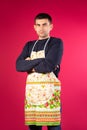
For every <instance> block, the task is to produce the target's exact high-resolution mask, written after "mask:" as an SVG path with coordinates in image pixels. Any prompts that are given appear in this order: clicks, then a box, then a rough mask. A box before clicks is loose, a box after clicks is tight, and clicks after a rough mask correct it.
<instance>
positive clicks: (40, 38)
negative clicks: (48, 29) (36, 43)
mask: <svg viewBox="0 0 87 130" xmlns="http://www.w3.org/2000/svg"><path fill="white" fill-rule="evenodd" d="M47 38H50V36H49V35H48V36H46V37H39V38H38V39H39V40H43V39H47Z"/></svg>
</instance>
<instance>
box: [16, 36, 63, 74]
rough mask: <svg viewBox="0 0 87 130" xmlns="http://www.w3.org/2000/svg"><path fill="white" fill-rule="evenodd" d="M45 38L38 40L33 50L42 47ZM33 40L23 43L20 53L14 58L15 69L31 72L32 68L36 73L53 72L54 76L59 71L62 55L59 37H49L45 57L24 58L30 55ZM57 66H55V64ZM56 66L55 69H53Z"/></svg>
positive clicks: (61, 44) (41, 48) (38, 49)
mask: <svg viewBox="0 0 87 130" xmlns="http://www.w3.org/2000/svg"><path fill="white" fill-rule="evenodd" d="M46 41H47V39H42V40H38V42H37V44H36V45H35V47H34V51H36V52H37V51H40V50H43V49H44V45H45V43H46ZM34 43H35V40H33V41H29V42H27V43H26V44H25V46H24V48H23V50H22V52H21V54H20V55H19V57H18V58H17V60H16V70H17V71H20V72H28V73H29V72H31V70H32V69H33V68H34V69H35V71H36V72H38V73H48V72H54V74H55V75H56V76H58V73H59V71H60V63H61V59H62V55H63V42H62V40H61V39H59V38H55V37H51V38H50V40H49V42H48V44H47V46H46V49H45V58H38V59H34V60H25V59H26V58H27V57H30V54H31V51H32V48H33V45H34ZM57 65H58V66H59V67H57V68H56V66H57ZM55 68H56V69H55Z"/></svg>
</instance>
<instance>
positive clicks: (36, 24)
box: [36, 23, 47, 26]
mask: <svg viewBox="0 0 87 130" xmlns="http://www.w3.org/2000/svg"><path fill="white" fill-rule="evenodd" d="M46 24H47V23H43V24H42V25H46ZM36 25H39V26H40V24H38V23H37V24H36Z"/></svg>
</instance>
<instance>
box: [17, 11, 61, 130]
mask: <svg viewBox="0 0 87 130" xmlns="http://www.w3.org/2000/svg"><path fill="white" fill-rule="evenodd" d="M34 21H35V24H34V29H35V31H36V33H37V35H38V39H37V40H33V41H29V42H27V43H26V45H25V46H24V48H23V51H22V53H21V54H20V56H19V57H18V58H17V61H16V69H17V71H21V72H27V73H28V76H27V80H26V91H25V124H26V125H28V126H29V129H30V130H41V129H42V126H47V128H48V130H61V127H60V124H61V112H60V109H61V102H60V101H61V100H60V91H61V86H60V85H61V83H60V80H59V79H58V73H59V71H60V63H61V58H62V54H63V43H62V40H61V39H60V38H55V37H51V36H50V31H51V30H52V29H53V24H52V18H51V16H50V15H49V14H46V13H40V14H38V15H37V16H36V17H35V20H34Z"/></svg>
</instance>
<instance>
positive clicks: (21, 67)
mask: <svg viewBox="0 0 87 130" xmlns="http://www.w3.org/2000/svg"><path fill="white" fill-rule="evenodd" d="M41 61H42V59H35V60H19V59H18V60H17V61H16V70H17V71H20V72H28V71H31V70H32V69H33V68H34V67H35V66H36V65H38V64H39V63H40V62H41Z"/></svg>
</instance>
